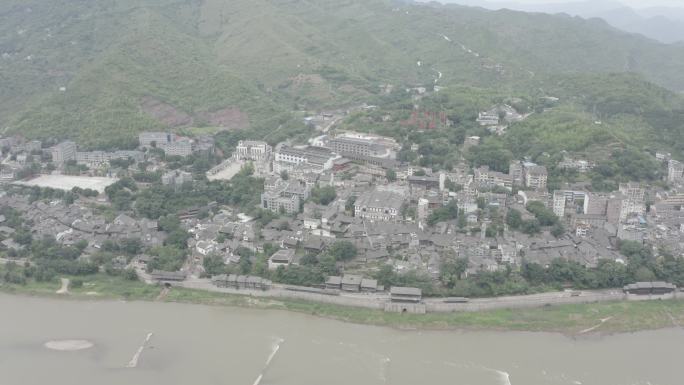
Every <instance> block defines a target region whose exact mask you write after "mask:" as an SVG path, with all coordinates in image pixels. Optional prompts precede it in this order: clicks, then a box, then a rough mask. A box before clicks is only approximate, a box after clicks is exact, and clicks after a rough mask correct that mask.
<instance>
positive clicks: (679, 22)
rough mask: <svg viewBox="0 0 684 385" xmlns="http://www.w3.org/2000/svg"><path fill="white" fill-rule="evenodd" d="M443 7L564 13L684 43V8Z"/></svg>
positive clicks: (470, 1)
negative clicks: (600, 20)
mask: <svg viewBox="0 0 684 385" xmlns="http://www.w3.org/2000/svg"><path fill="white" fill-rule="evenodd" d="M444 2H446V3H455V4H463V5H468V6H475V7H483V8H486V9H492V10H497V9H511V10H518V11H523V12H543V13H548V14H559V13H565V14H568V15H571V16H580V17H583V18H600V19H603V20H605V21H606V22H608V23H609V24H610V25H612V26H614V27H616V28H619V29H621V30H624V31H626V32H630V33H638V34H641V35H644V36H646V37H649V38H651V39H655V40H658V41H660V42H663V43H676V42H684V8H674V7H649V8H641V9H634V8H630V7H628V6H625V5H623V4H622V3H620V2H617V1H601V2H599V1H578V2H567V3H548V4H545V3H538V4H528V3H518V2H516V1H487V0H446V1H444Z"/></svg>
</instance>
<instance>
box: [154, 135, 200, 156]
mask: <svg viewBox="0 0 684 385" xmlns="http://www.w3.org/2000/svg"><path fill="white" fill-rule="evenodd" d="M157 147H158V148H160V149H162V150H163V151H164V154H166V155H167V156H188V155H192V142H191V141H190V139H185V138H183V139H180V140H176V141H173V142H170V143H166V144H164V145H157Z"/></svg>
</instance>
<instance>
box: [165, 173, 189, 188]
mask: <svg viewBox="0 0 684 385" xmlns="http://www.w3.org/2000/svg"><path fill="white" fill-rule="evenodd" d="M192 180H193V179H192V174H191V173H189V172H185V171H170V172H167V173H166V174H164V175H162V177H161V182H162V184H163V185H165V186H174V187H181V186H183V185H184V184H186V183H192Z"/></svg>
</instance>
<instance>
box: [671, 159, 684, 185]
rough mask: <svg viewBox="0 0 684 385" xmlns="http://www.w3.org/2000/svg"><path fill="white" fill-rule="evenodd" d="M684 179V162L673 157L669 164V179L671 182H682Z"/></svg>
mask: <svg viewBox="0 0 684 385" xmlns="http://www.w3.org/2000/svg"><path fill="white" fill-rule="evenodd" d="M682 180H684V164H682V162H680V161H677V160H674V159H671V160H670V161H669V162H668V164H667V181H668V182H670V183H675V182H681V181H682Z"/></svg>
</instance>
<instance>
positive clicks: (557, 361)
mask: <svg viewBox="0 0 684 385" xmlns="http://www.w3.org/2000/svg"><path fill="white" fill-rule="evenodd" d="M150 333H151V335H150ZM62 340H78V341H81V342H80V343H81V344H82V345H79V346H88V345H87V344H86V345H83V342H82V341H89V342H92V344H93V346H92V347H90V348H84V349H83V350H78V351H59V350H51V349H48V348H47V347H45V344H46V343H47V342H50V341H62ZM146 341H147V342H146ZM57 346H59V344H57ZM141 346H142V347H143V348H142V349H141ZM682 358H684V331H682V330H680V329H669V330H660V331H651V332H641V333H635V334H622V335H615V336H608V337H597V336H594V337H583V338H580V339H573V338H568V337H565V336H562V335H558V334H546V333H517V332H515V333H514V332H453V331H452V332H419V331H398V330H393V329H389V328H381V327H372V326H361V325H352V324H346V323H342V322H336V321H331V320H325V319H319V318H315V317H309V316H305V315H300V314H293V313H288V312H280V311H265V310H252V309H242V308H228V307H209V306H199V305H182V304H164V303H145V302H131V303H124V302H90V301H62V300H55V299H40V298H32V297H21V296H7V295H0V384H2V385H48V384H49V385H124V384H125V385H138V384H139V385H187V384H193V385H194V384H197V385H214V384H216V385H256V384H259V385H327V384H329V385H336V384H340V385H384V384H389V385H422V384H440V385H442V384H449V385H451V384H453V385H508V384H512V385H555V384H566V385H580V384H582V385H632V384H634V385H637V384H638V385H642V384H643V385H648V384H650V385H681V384H683V383H684V367H682V366H681V365H680V362H682Z"/></svg>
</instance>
